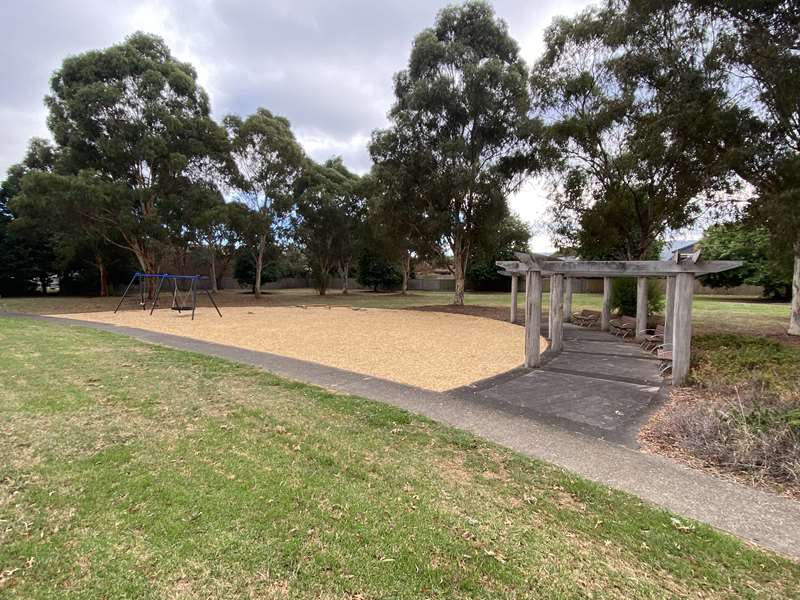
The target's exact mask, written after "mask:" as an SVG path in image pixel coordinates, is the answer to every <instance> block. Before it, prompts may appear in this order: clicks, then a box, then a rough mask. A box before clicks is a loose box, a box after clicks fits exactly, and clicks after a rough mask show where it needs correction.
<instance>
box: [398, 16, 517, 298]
mask: <svg viewBox="0 0 800 600" xmlns="http://www.w3.org/2000/svg"><path fill="white" fill-rule="evenodd" d="M527 76H528V70H527V67H526V65H525V63H524V62H523V60H522V59H521V58H520V56H519V47H518V46H517V43H516V42H515V41H514V40H513V39H512V38H511V36H510V35H509V33H508V27H507V26H506V24H505V23H504V22H503V21H501V20H499V19H498V18H496V17H495V15H494V12H493V10H492V8H491V7H490V6H489V5H488V4H487V3H485V2H478V1H469V2H466V3H464V4H462V5H456V6H449V7H447V8H445V9H443V10H442V11H441V12H440V13H439V14H438V16H437V17H436V21H435V23H434V25H433V27H431V28H429V29H426V30H424V31H423V32H422V33H420V34H419V35H418V36H417V37H416V38H415V40H414V43H413V47H412V50H411V56H410V59H409V62H408V67H407V68H406V69H405V70H403V71H401V72H400V73H398V74H397V75H396V76H395V96H396V102H395V104H394V105H393V107H392V109H391V111H390V114H389V117H390V121H391V126H392V128H394V129H399V130H405V129H408V130H409V131H410V138H409V139H410V140H411V142H412V143H413V145H414V149H413V153H414V154H422V155H423V156H424V157H425V160H424V161H423V162H424V163H426V164H427V168H426V171H425V172H424V173H419V172H415V174H414V179H413V187H417V188H418V189H420V193H421V194H422V197H423V198H424V200H425V202H426V208H425V211H424V213H421V216H422V215H424V218H426V219H428V220H429V222H430V224H431V225H433V226H435V227H436V228H437V229H438V233H439V238H440V239H441V240H443V241H444V243H445V244H446V246H447V249H448V250H449V251H450V252H451V253H452V256H453V270H454V275H455V279H456V290H455V295H454V297H453V302H454V303H455V304H463V302H464V284H465V275H466V270H467V263H468V259H469V255H470V247H471V245H472V244H473V242H474V240H475V238H476V236H477V235H478V234H479V232H480V229H481V228H482V227H494V226H496V224H497V223H498V222H499V221H500V220H502V218H503V217H504V216H505V215H506V214H507V200H506V196H507V195H508V194H509V193H510V192H511V191H512V190H513V188H514V186H515V185H516V184H518V183H519V177H518V176H517V174H518V170H519V168H520V165H521V163H520V162H518V160H517V159H518V158H519V151H520V146H521V145H522V142H523V140H524V139H525V137H526V127H527V125H528V124H529V120H528V112H529V106H530V98H529V94H528V90H527V87H526V81H527ZM415 171H416V170H415Z"/></svg>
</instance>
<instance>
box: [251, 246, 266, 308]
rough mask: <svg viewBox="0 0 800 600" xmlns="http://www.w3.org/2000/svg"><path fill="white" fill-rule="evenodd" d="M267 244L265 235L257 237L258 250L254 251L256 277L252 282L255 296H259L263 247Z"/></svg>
mask: <svg viewBox="0 0 800 600" xmlns="http://www.w3.org/2000/svg"><path fill="white" fill-rule="evenodd" d="M266 245H267V236H265V235H262V236H261V237H260V238H259V239H258V252H257V253H256V277H255V283H254V284H253V294H254V295H255V297H256V298H260V297H261V269H262V267H263V266H264V248H265V247H266Z"/></svg>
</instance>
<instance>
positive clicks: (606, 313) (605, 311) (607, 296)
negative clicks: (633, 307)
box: [600, 277, 611, 331]
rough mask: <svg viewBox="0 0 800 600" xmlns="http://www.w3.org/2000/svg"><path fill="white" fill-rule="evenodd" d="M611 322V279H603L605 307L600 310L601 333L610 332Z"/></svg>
mask: <svg viewBox="0 0 800 600" xmlns="http://www.w3.org/2000/svg"><path fill="white" fill-rule="evenodd" d="M609 321H611V277H603V306H602V308H601V310H600V331H608V323H609Z"/></svg>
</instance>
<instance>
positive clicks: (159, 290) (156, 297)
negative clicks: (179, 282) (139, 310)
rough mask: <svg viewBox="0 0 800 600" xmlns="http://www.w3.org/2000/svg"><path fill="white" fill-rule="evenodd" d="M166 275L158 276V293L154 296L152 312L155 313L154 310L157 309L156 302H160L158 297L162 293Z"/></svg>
mask: <svg viewBox="0 0 800 600" xmlns="http://www.w3.org/2000/svg"><path fill="white" fill-rule="evenodd" d="M164 279H165V278H164V276H163V275H162V276H161V277H159V278H158V288H157V289H156V295H155V297H154V298H153V306H151V307H150V314H151V315H152V314H153V311H154V310H155V309H156V304H158V297H159V296H160V295H161V286H162V285H163V284H164Z"/></svg>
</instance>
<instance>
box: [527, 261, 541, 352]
mask: <svg viewBox="0 0 800 600" xmlns="http://www.w3.org/2000/svg"><path fill="white" fill-rule="evenodd" d="M525 280H526V285H525V289H526V290H527V293H526V294H525V366H526V367H538V366H539V365H540V364H541V360H542V359H541V352H540V350H539V337H540V335H541V329H542V273H541V272H540V271H528V272H527V274H526V276H525Z"/></svg>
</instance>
